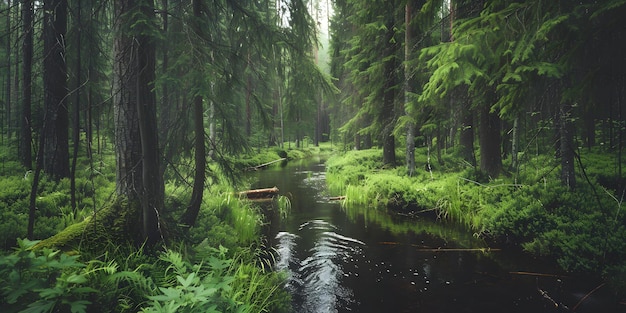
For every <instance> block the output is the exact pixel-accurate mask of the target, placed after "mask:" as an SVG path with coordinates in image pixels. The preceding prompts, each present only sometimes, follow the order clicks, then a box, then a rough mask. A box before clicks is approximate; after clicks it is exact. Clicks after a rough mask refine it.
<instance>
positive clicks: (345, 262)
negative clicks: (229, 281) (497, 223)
mask: <svg viewBox="0 0 626 313" xmlns="http://www.w3.org/2000/svg"><path fill="white" fill-rule="evenodd" d="M256 174H257V175H259V176H258V177H259V182H258V185H257V186H258V187H266V186H278V187H279V188H280V190H281V193H282V194H285V195H289V197H290V199H291V201H292V210H291V213H290V214H289V215H288V216H286V217H278V215H277V214H274V215H272V214H270V213H268V218H269V219H270V220H271V222H270V223H269V224H268V229H267V233H268V238H270V240H269V241H270V245H271V246H272V247H274V248H275V250H276V263H275V267H276V269H277V270H280V271H284V272H285V273H287V274H288V282H287V284H286V288H287V289H288V290H289V292H290V293H291V294H292V295H293V306H294V308H293V311H294V312H297V313H300V312H305V313H313V312H337V313H340V312H359V313H369V312H372V313H373V312H440V313H457V312H519V313H523V312H524V313H525V312H546V313H551V312H558V311H559V310H561V309H562V308H564V307H565V306H564V305H563V306H561V303H563V304H567V305H569V307H573V305H575V304H576V303H577V302H579V301H580V299H581V298H582V297H584V296H585V295H586V294H587V293H588V292H589V290H591V289H593V287H595V286H597V285H598V284H599V283H596V282H585V281H575V280H572V279H568V278H560V277H556V276H555V277H552V276H532V275H516V274H515V273H517V272H535V273H555V274H558V273H557V272H556V270H555V268H554V267H552V266H551V265H550V264H549V263H545V262H539V261H538V260H536V259H532V258H530V257H529V256H527V255H523V254H520V253H519V252H516V251H510V250H509V251H507V250H506V249H505V250H502V251H499V252H493V251H491V252H486V251H483V250H480V249H481V248H485V247H487V244H486V243H485V242H484V241H483V240H481V239H480V238H478V237H477V236H474V235H473V234H472V233H471V232H468V231H466V230H464V229H463V228H462V227H456V226H455V225H453V223H445V222H441V221H435V220H430V219H424V218H417V217H413V218H409V217H406V216H399V215H394V214H389V213H388V212H385V211H382V210H377V209H374V208H367V207H343V208H342V207H340V205H339V203H338V202H336V201H335V202H329V201H328V194H326V190H325V183H324V178H325V174H324V172H323V164H322V163H321V161H320V162H318V163H313V164H305V163H296V164H291V163H290V165H288V166H286V167H285V168H270V169H267V170H265V171H261V172H259V173H256ZM579 283H580V284H579ZM602 291H603V290H600V291H598V292H596V293H594V294H593V295H592V296H591V297H590V298H589V299H587V300H585V302H584V303H583V305H581V306H580V307H578V309H577V310H576V312H622V311H623V305H620V306H619V307H618V306H617V305H616V304H615V303H616V302H615V301H614V300H613V299H612V298H611V297H610V295H607V294H604V295H602V294H601V292H602ZM544 295H548V296H549V297H550V298H551V299H554V301H557V304H558V307H555V305H554V303H555V302H550V301H546V297H545V296H544ZM592 303H594V305H593V306H589V307H587V305H591V304H592ZM616 307H618V309H617V310H616ZM619 309H622V310H621V311H620V310H619Z"/></svg>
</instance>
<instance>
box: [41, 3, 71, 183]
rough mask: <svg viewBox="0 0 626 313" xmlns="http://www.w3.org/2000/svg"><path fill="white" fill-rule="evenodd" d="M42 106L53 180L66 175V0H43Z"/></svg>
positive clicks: (46, 155)
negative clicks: (44, 114)
mask: <svg viewBox="0 0 626 313" xmlns="http://www.w3.org/2000/svg"><path fill="white" fill-rule="evenodd" d="M43 23H44V24H43V38H44V59H43V83H44V107H45V110H46V114H47V119H48V120H47V122H49V123H51V125H52V126H51V127H49V128H48V131H46V132H44V136H45V137H46V138H45V145H44V154H43V166H44V171H45V172H46V173H48V174H50V175H52V176H53V177H54V178H55V179H61V178H65V177H69V176H70V162H69V160H70V155H69V135H68V132H69V110H68V107H67V103H68V101H67V100H68V99H67V97H68V89H67V63H66V52H67V51H66V49H65V48H66V38H65V36H66V32H67V0H46V1H44V20H43Z"/></svg>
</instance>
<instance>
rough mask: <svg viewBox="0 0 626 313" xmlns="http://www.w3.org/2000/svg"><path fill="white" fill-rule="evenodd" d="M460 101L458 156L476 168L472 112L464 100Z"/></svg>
mask: <svg viewBox="0 0 626 313" xmlns="http://www.w3.org/2000/svg"><path fill="white" fill-rule="evenodd" d="M459 94H461V93H459ZM463 97H464V96H463ZM461 101H463V104H462V105H461V110H459V111H460V114H461V131H460V135H459V154H460V155H461V157H462V158H463V160H465V161H467V162H468V163H469V164H471V165H472V166H476V155H475V154H474V110H473V109H472V108H471V105H470V104H469V102H468V101H467V99H466V98H463V99H461Z"/></svg>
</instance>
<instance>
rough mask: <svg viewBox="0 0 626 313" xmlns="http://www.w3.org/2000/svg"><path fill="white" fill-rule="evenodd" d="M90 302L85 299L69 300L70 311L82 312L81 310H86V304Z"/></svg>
mask: <svg viewBox="0 0 626 313" xmlns="http://www.w3.org/2000/svg"><path fill="white" fill-rule="evenodd" d="M90 304H91V302H89V301H87V300H77V301H73V302H70V303H69V305H70V311H71V312H72V313H83V312H87V306H88V305H90Z"/></svg>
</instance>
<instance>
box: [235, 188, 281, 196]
mask: <svg viewBox="0 0 626 313" xmlns="http://www.w3.org/2000/svg"><path fill="white" fill-rule="evenodd" d="M278 191H279V190H278V188H277V187H272V188H261V189H251V190H244V191H240V192H238V194H239V197H246V198H248V199H267V198H273V197H275V196H277V195H278Z"/></svg>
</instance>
